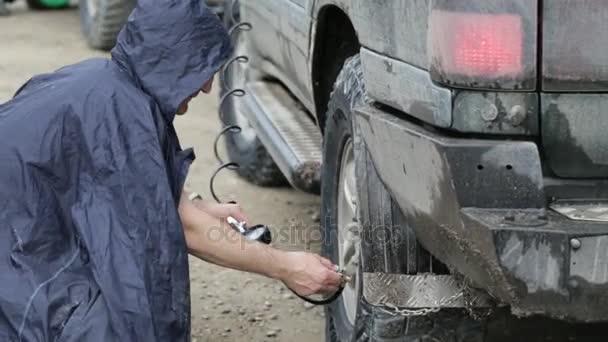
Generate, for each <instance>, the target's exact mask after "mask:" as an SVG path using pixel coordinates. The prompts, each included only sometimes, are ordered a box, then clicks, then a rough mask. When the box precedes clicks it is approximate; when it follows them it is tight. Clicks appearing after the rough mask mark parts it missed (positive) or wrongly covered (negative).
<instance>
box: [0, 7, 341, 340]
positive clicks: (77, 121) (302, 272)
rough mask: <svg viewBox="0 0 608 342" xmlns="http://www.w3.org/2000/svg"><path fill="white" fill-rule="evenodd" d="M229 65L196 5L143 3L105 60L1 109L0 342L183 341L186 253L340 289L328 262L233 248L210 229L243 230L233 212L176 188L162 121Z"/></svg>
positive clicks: (186, 160) (218, 32) (180, 175)
mask: <svg viewBox="0 0 608 342" xmlns="http://www.w3.org/2000/svg"><path fill="white" fill-rule="evenodd" d="M230 54H231V46H230V41H229V37H228V35H227V33H226V31H225V29H224V28H223V27H222V25H221V22H220V21H219V19H218V18H217V17H216V16H215V15H214V14H213V13H211V12H210V11H209V9H208V8H207V7H205V6H204V5H203V4H201V1H199V0H182V1H179V0H140V1H139V4H138V7H137V8H136V9H135V10H134V12H133V13H132V15H131V17H130V18H129V21H128V23H127V24H126V26H125V28H124V29H123V30H122V32H121V33H120V35H119V38H118V43H117V45H116V47H115V48H114V49H113V51H112V58H111V59H110V60H107V59H92V60H87V61H84V62H81V63H78V64H75V65H70V66H67V67H64V68H62V69H60V70H58V71H56V72H53V73H49V74H44V75H38V76H35V77H33V78H32V79H31V80H29V81H28V82H27V83H26V84H25V85H24V86H23V87H21V89H19V91H18V92H17V94H16V95H15V97H14V98H13V99H12V100H11V101H9V102H7V103H5V104H2V105H0V341H62V342H72V341H93V342H97V341H100V342H101V341H146V342H153V341H163V342H164V341H188V340H189V334H190V294H189V278H188V259H187V254H188V252H190V253H191V254H193V255H195V256H197V257H200V258H202V259H204V260H208V261H210V262H213V263H216V264H219V265H223V266H227V267H231V268H234V269H239V270H244V271H249V272H255V273H259V274H262V275H266V276H269V277H273V278H276V279H279V280H281V281H283V282H284V283H285V284H286V285H287V286H288V287H290V288H292V289H293V290H295V291H296V292H297V293H299V294H301V295H310V294H313V293H317V292H331V291H333V290H335V289H336V288H337V286H338V285H339V282H340V275H339V274H338V273H336V272H334V271H333V266H332V265H331V263H330V262H329V261H327V260H325V259H322V258H321V257H319V256H316V255H313V254H308V253H297V252H284V251H280V250H276V249H273V248H271V247H268V246H266V245H262V244H258V243H254V242H247V241H243V240H242V239H240V235H238V233H236V232H234V231H232V230H231V229H230V228H227V225H226V224H223V221H222V220H223V219H222V217H226V216H228V215H232V216H235V217H236V218H237V219H241V220H244V219H246V218H245V217H244V215H243V214H242V213H241V211H240V210H239V208H238V207H237V206H233V205H228V206H223V205H212V204H210V203H205V202H199V203H194V202H192V201H190V200H189V199H188V198H187V197H188V196H187V195H185V194H184V192H183V185H184V180H185V178H186V174H187V170H188V166H189V164H190V162H191V161H192V160H193V154H192V152H191V151H188V150H182V149H181V147H180V145H179V142H178V138H177V135H176V132H175V129H174V127H173V119H174V116H175V114H183V113H185V112H186V111H187V105H188V101H189V100H190V99H191V98H192V97H194V96H196V94H198V93H199V92H201V91H202V92H203V93H208V92H209V91H210V89H211V82H212V79H213V76H214V74H215V73H216V72H217V71H218V70H220V68H221V67H222V65H223V64H224V63H226V61H227V59H228V58H229V55H230ZM213 227H222V228H221V229H222V232H223V233H224V235H223V236H224V237H226V238H222V239H217V234H215V238H214V239H211V237H212V236H214V235H213V234H210V230H211V229H217V228H213ZM215 232H216V233H217V230H216V231H215Z"/></svg>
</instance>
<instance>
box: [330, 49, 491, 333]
mask: <svg viewBox="0 0 608 342" xmlns="http://www.w3.org/2000/svg"><path fill="white" fill-rule="evenodd" d="M364 98H365V86H364V84H363V76H362V69H361V60H360V57H359V55H356V56H354V57H351V58H350V59H348V60H347V61H346V62H345V64H344V67H343V68H342V71H341V72H340V74H339V76H338V79H337V80H336V82H335V86H334V91H333V93H332V95H331V100H330V102H329V106H328V112H327V123H326V126H325V140H324V151H323V154H324V161H323V173H322V182H321V184H322V185H321V194H322V217H323V226H324V232H325V236H326V239H325V243H324V245H323V255H324V256H325V257H327V258H329V259H330V260H332V261H333V262H334V263H338V241H337V236H338V235H337V226H336V221H335V219H334V218H336V217H338V211H337V208H338V206H337V198H338V191H339V189H338V184H339V179H338V178H339V177H340V176H339V175H340V165H341V160H342V154H343V149H344V146H345V144H346V142H347V141H348V140H349V139H352V140H351V141H352V142H353V145H354V153H355V163H356V164H355V166H356V179H357V182H358V184H357V188H358V189H359V190H358V199H357V203H358V204H359V210H358V211H359V215H360V217H359V222H362V223H363V225H364V226H368V227H382V226H384V227H391V226H392V227H395V226H400V227H404V228H405V227H407V224H404V223H405V222H404V220H405V219H404V217H403V215H402V214H401V213H400V211H399V209H398V207H397V206H396V205H395V204H394V203H393V202H392V199H391V197H390V195H389V192H388V191H387V189H386V188H385V186H384V184H383V183H382V182H381V181H380V178H379V177H378V174H377V173H376V170H375V167H374V165H373V163H372V161H371V158H369V154H368V152H367V150H366V149H365V146H364V144H363V143H362V142H361V139H360V138H359V137H358V136H357V133H356V129H355V128H354V125H353V118H352V116H353V114H352V109H353V108H354V107H355V106H356V105H357V104H360V103H361V102H362V101H364ZM370 189H373V190H370ZM408 234H412V236H413V233H412V232H408ZM364 235H365V234H364ZM405 240H407V241H409V242H407V245H406V250H407V251H413V252H408V253H411V255H409V254H408V258H416V260H415V261H414V262H413V263H410V265H414V266H412V268H411V269H410V271H413V272H410V273H413V274H415V273H416V272H424V271H425V268H427V267H428V260H429V259H431V258H430V256H429V255H428V252H426V251H424V249H423V248H422V247H421V246H419V245H418V243H417V242H416V240H415V236H414V237H413V238H412V239H405ZM361 243H362V245H363V247H362V253H366V254H370V253H371V254H373V253H376V255H389V256H390V255H391V254H392V253H396V251H390V250H389V251H385V250H382V251H380V250H379V249H386V248H389V247H385V246H378V243H375V244H374V240H373V239H371V237H370V238H366V237H364V236H362V239H361ZM404 243H406V242H404ZM377 253H379V254H377ZM395 255H396V254H395ZM362 260H363V262H365V260H369V258H365V257H364V258H363V259H362ZM389 261H391V260H389ZM391 262H393V264H391ZM391 262H388V263H387V264H388V265H389V266H388V267H389V268H392V269H387V270H384V271H385V272H387V273H396V272H399V271H400V270H401V271H403V270H404V267H402V265H400V264H403V262H401V263H400V262H399V261H396V262H395V261H394V260H393V261H391ZM405 262H407V261H405ZM425 262H426V264H425ZM382 263H383V264H384V261H382ZM433 265H435V262H433ZM361 267H362V269H366V268H369V265H361ZM433 267H435V266H433ZM435 270H436V269H435ZM446 271H447V270H446ZM359 281H361V279H359ZM358 298H359V300H358V301H359V304H358V313H357V317H356V319H355V324H354V326H353V325H352V324H351V323H350V322H349V320H348V318H347V316H346V313H345V310H344V305H343V303H342V299H341V298H340V299H338V300H337V301H336V302H334V303H332V304H331V305H328V306H327V307H326V341H328V342H338V341H340V342H342V341H407V342H426V341H428V342H431V341H433V342H464V341H467V342H470V341H474V342H481V341H483V338H484V337H483V336H484V331H485V328H484V325H483V324H481V323H479V322H476V321H474V320H472V319H470V318H469V317H468V315H467V314H466V313H465V312H463V311H460V310H457V311H453V310H443V311H441V312H440V313H437V314H432V315H428V316H424V317H416V318H409V319H408V318H405V317H401V316H393V315H390V314H386V313H384V312H381V311H379V310H377V309H376V308H373V307H372V306H370V305H369V304H368V303H367V302H366V301H365V300H364V299H363V297H362V296H361V294H358Z"/></svg>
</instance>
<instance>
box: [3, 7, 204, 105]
mask: <svg viewBox="0 0 608 342" xmlns="http://www.w3.org/2000/svg"><path fill="white" fill-rule="evenodd" d="M0 1H2V0H0ZM211 89H213V77H211V79H210V80H209V81H207V82H205V84H203V86H202V87H201V89H199V90H198V91H197V92H196V93H194V94H192V95H190V96H189V97H188V98H187V99H186V100H184V102H182V104H181V105H180V106H179V108H178V109H177V115H183V114H186V112H187V111H188V103H190V101H191V100H192V99H193V98H195V97H196V96H197V95H198V93H199V92H203V93H205V94H209V93H210V92H211Z"/></svg>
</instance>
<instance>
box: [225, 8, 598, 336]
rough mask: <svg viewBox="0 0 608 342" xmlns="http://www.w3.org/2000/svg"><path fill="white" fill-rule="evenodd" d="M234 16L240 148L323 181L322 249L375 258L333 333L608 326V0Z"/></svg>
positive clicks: (232, 104)
mask: <svg viewBox="0 0 608 342" xmlns="http://www.w3.org/2000/svg"><path fill="white" fill-rule="evenodd" d="M225 18H227V23H228V24H229V26H233V24H235V23H238V22H241V21H242V22H246V23H250V24H251V27H249V26H248V25H244V26H243V25H241V26H239V28H237V29H235V30H234V33H233V36H234V41H235V43H236V45H237V54H239V55H246V56H247V57H248V60H245V59H243V58H237V59H235V61H234V62H233V63H231V64H230V65H229V66H228V67H227V72H226V74H225V76H224V78H223V80H224V84H225V88H224V91H223V93H222V94H223V95H227V94H229V92H230V91H231V90H232V89H243V90H244V91H245V93H246V95H245V96H230V95H227V96H228V97H227V100H226V101H225V104H224V105H223V106H222V110H223V118H224V120H225V121H226V123H227V124H228V125H233V124H237V125H239V126H240V127H241V129H242V134H226V141H227V148H228V152H229V154H230V157H231V160H232V161H235V162H238V163H239V164H240V165H241V169H240V170H239V172H240V173H241V175H242V176H243V177H245V178H247V179H249V180H250V181H252V182H254V183H258V184H262V185H273V184H280V183H282V182H284V181H285V180H287V181H288V182H289V183H290V184H291V185H292V186H294V187H295V188H298V189H300V190H303V191H309V192H320V194H321V196H322V202H323V205H322V219H323V225H324V229H325V234H326V243H325V245H324V253H325V254H326V255H327V256H328V257H330V258H331V259H332V260H333V261H334V262H336V263H339V264H340V265H341V266H350V267H353V266H354V267H356V268H358V270H359V271H358V272H357V274H356V276H355V277H354V279H355V281H354V282H352V283H351V284H350V285H349V287H348V288H347V289H346V290H345V292H344V295H343V296H342V298H341V299H340V300H339V301H338V302H336V303H335V304H333V305H331V306H329V307H328V308H327V315H326V317H327V339H328V341H353V340H368V339H371V340H382V341H496V340H497V339H490V338H489V337H488V331H490V330H492V329H491V328H492V326H494V327H496V326H499V327H500V328H498V331H499V335H501V336H503V337H504V336H510V334H512V333H513V332H514V331H516V330H521V329H520V328H514V327H513V326H512V325H511V324H513V322H517V323H521V324H524V325H525V324H526V323H528V324H531V327H530V329H523V330H522V331H524V333H525V334H533V333H537V334H540V336H547V335H555V338H554V339H553V340H560V339H561V338H566V339H568V338H570V340H577V341H579V340H583V337H585V336H586V337H597V336H601V335H597V334H596V333H594V332H592V329H591V327H592V326H591V325H588V323H597V324H596V325H594V326H593V327H598V326H599V327H605V325H603V324H602V323H604V322H606V321H608V306H607V304H608V253H606V250H607V244H608V224H607V223H606V222H607V221H608V205H607V204H606V202H605V201H604V199H605V198H607V195H608V182H607V181H606V180H607V178H608V172H607V171H608V169H607V167H608V149H606V148H604V147H605V146H606V145H607V144H608V140H607V139H608V138H606V135H605V133H604V131H605V127H606V126H607V125H608V117H607V116H606V113H605V111H606V110H605V108H608V106H607V105H608V97H607V96H606V94H605V93H606V91H607V90H608V72H607V70H608V57H607V56H608V53H607V52H608V51H606V50H607V48H606V47H607V46H608V38H607V37H608V36H606V35H605V34H602V33H603V32H607V30H608V24H607V23H608V20H607V19H608V3H606V2H603V1H585V2H573V1H567V0H554V1H530V0H466V1H451V0H413V1H406V0H396V1H369V0H352V1H346V0H241V1H240V2H239V1H234V0H227V1H226V16H225ZM241 95H242V94H241ZM277 174H281V176H277ZM437 310H441V311H439V312H438V313H435V312H434V311H437ZM488 313H489V314H490V315H488ZM530 316H534V317H540V318H542V319H543V322H546V323H547V324H549V327H550V328H547V327H548V326H547V325H541V324H535V323H532V322H536V321H535V319H536V318H535V319H532V318H530ZM517 318H521V319H517ZM524 318H525V319H524ZM497 321H498V322H501V323H496V322H497ZM566 322H568V323H569V324H571V325H568V324H567V323H566ZM581 327H583V328H582V329H583V330H584V333H581V331H579V330H578V329H579V328H581ZM563 329H565V330H563ZM572 334H574V335H572ZM511 340H517V339H511ZM526 341H531V339H527V338H526Z"/></svg>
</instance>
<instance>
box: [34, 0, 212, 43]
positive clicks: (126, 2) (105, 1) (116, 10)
mask: <svg viewBox="0 0 608 342" xmlns="http://www.w3.org/2000/svg"><path fill="white" fill-rule="evenodd" d="M201 1H203V0H201ZM206 1H207V4H208V5H209V6H210V7H211V8H212V9H214V10H216V11H217V13H218V14H220V12H221V10H222V9H223V5H222V0H206ZM27 3H28V6H30V8H33V9H48V8H63V7H67V6H68V5H69V4H70V0H27ZM135 4H136V0H79V5H80V23H81V28H82V32H83V34H84V36H85V38H86V40H87V43H88V44H89V45H90V46H91V47H92V48H94V49H101V50H110V49H111V48H112V47H114V44H115V43H116V36H117V35H118V32H119V31H120V29H121V28H122V26H123V25H124V24H125V22H126V21H127V18H128V16H129V14H130V13H131V11H132V10H133V8H134V7H135Z"/></svg>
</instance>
